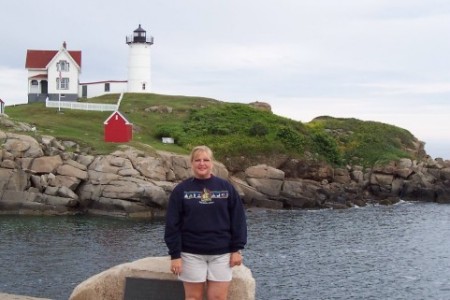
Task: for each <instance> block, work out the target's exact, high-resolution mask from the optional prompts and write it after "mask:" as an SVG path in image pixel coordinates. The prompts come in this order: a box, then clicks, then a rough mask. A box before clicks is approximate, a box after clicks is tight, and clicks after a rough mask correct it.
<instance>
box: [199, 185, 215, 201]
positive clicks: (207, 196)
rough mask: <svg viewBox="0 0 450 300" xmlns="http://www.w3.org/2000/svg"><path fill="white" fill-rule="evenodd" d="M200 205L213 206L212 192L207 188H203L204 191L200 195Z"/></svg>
mask: <svg viewBox="0 0 450 300" xmlns="http://www.w3.org/2000/svg"><path fill="white" fill-rule="evenodd" d="M200 203H202V204H211V203H214V202H212V198H211V191H210V190H208V189H207V188H203V191H202V192H201V194H200Z"/></svg>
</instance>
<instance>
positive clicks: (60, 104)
mask: <svg viewBox="0 0 450 300" xmlns="http://www.w3.org/2000/svg"><path fill="white" fill-rule="evenodd" d="M122 97H123V93H122V94H120V97H119V100H118V102H117V104H103V103H86V102H73V101H53V100H52V101H50V100H48V98H47V99H46V100H45V107H55V108H58V109H61V108H65V109H79V110H95V111H116V110H118V109H119V105H120V102H121V100H122Z"/></svg>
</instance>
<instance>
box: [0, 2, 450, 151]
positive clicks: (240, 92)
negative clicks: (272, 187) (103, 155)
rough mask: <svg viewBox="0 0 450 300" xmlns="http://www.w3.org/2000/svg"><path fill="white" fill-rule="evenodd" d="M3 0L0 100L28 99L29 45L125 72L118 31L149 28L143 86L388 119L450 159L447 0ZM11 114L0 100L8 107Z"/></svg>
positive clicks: (87, 73) (287, 111)
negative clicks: (147, 81)
mask: <svg viewBox="0 0 450 300" xmlns="http://www.w3.org/2000/svg"><path fill="white" fill-rule="evenodd" d="M64 5H66V4H65V2H61V1H55V0H41V1H39V2H29V1H24V0H16V1H5V3H2V8H1V11H2V18H0V36H1V38H2V43H1V45H2V46H1V47H0V99H2V100H3V101H4V102H5V103H6V105H7V106H8V105H13V104H18V103H26V102H27V72H26V70H25V56H26V51H27V49H35V50H59V49H60V48H61V46H62V43H63V42H64V41H66V43H67V49H68V50H80V51H82V74H81V77H80V81H81V82H92V81H101V80H126V79H127V78H126V77H127V60H128V50H129V49H128V45H127V44H126V43H125V37H126V36H128V35H131V34H132V33H133V31H134V30H135V29H136V28H137V27H138V26H139V24H141V26H142V28H144V29H145V30H146V31H147V36H149V35H151V36H153V37H154V44H153V45H152V50H151V60H152V66H151V74H152V75H151V76H152V81H153V82H152V86H151V90H152V92H154V93H158V94H168V95H188V96H201V97H210V98H214V99H217V100H221V101H226V102H240V103H250V102H254V101H261V102H267V103H269V104H270V105H271V107H272V111H273V113H275V114H277V115H280V116H284V117H288V118H290V119H293V120H297V121H301V122H305V123H306V122H309V121H311V120H312V119H314V118H316V117H318V116H325V115H326V116H332V117H339V118H356V119H360V120H365V121H369V120H370V121H378V122H383V123H387V124H391V125H395V126H398V127H401V128H404V129H406V130H408V131H410V132H411V133H412V134H413V135H414V136H415V137H417V138H418V139H419V140H421V141H423V142H425V150H426V151H427V153H428V154H429V155H431V156H432V157H433V158H437V157H441V158H444V159H450V130H449V123H450V121H449V117H450V1H448V0H339V1H336V0H211V1H206V0H171V1H165V0H128V1H120V0H119V1H106V0H89V1H88V0H78V1H76V2H74V3H73V4H70V5H69V4H67V6H64ZM6 114H7V107H6Z"/></svg>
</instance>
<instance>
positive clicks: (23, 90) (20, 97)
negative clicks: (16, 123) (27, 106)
mask: <svg viewBox="0 0 450 300" xmlns="http://www.w3.org/2000/svg"><path fill="white" fill-rule="evenodd" d="M26 78H27V73H26V71H25V70H24V69H12V68H7V67H3V66H0V98H1V99H2V100H3V102H5V105H13V104H21V103H27V102H28V97H27V89H28V87H27V81H26Z"/></svg>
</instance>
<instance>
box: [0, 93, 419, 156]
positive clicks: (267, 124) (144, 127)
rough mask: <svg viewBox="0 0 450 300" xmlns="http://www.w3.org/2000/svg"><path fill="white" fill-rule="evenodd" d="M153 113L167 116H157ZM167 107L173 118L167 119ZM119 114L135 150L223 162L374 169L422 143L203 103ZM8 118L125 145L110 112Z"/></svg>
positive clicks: (175, 101)
mask: <svg viewBox="0 0 450 300" xmlns="http://www.w3.org/2000/svg"><path fill="white" fill-rule="evenodd" d="M118 97H119V95H107V96H102V97H98V98H93V99H89V102H97V103H99V102H101V103H116V101H117V99H118ZM151 107H159V108H160V110H162V111H156V112H154V111H153V112H152V111H150V110H149V108H151ZM167 107H170V108H171V109H172V111H171V112H164V108H167ZM119 110H120V112H121V113H122V114H124V115H125V116H126V117H127V119H128V120H129V121H130V122H132V123H133V128H134V133H133V141H132V142H130V143H128V144H129V145H131V146H134V147H137V148H139V149H147V150H149V149H157V150H167V151H172V152H176V153H188V152H189V150H190V149H191V148H192V146H194V145H198V144H207V145H209V146H210V147H212V148H213V149H214V151H215V154H216V156H217V158H218V159H219V160H221V159H224V158H225V157H229V156H240V155H245V156H254V157H256V156H261V155H263V156H276V155H289V156H291V157H294V158H302V157H304V156H305V155H307V156H308V157H310V158H311V157H313V158H316V159H320V160H326V161H327V162H329V163H331V164H334V165H343V164H346V163H347V162H349V161H353V162H354V163H359V164H363V165H371V164H373V163H375V162H377V161H378V162H379V161H384V160H388V159H396V158H400V157H410V155H411V154H409V153H408V149H411V148H413V146H414V141H415V138H414V136H413V135H412V134H411V133H409V132H408V131H406V130H404V129H401V128H398V127H395V126H391V125H387V124H383V123H378V122H364V121H360V120H356V119H336V118H332V117H320V118H317V119H315V120H313V121H311V122H309V123H301V122H298V121H294V120H291V119H288V118H284V117H281V116H277V115H274V114H272V113H271V112H268V111H263V110H258V109H256V108H253V107H251V106H250V105H247V104H240V103H227V102H221V101H217V100H214V99H208V98H201V97H185V96H169V95H159V94H125V95H124V98H123V99H122V103H121V106H120V109H119ZM5 112H6V114H7V115H8V116H9V117H10V118H11V119H13V120H15V121H21V122H26V123H29V124H32V125H34V126H36V128H37V134H40V135H52V136H55V137H57V138H59V139H67V140H73V141H76V142H78V143H79V144H81V145H82V146H84V147H89V148H90V149H91V152H92V153H98V154H100V153H110V152H112V151H114V150H115V149H116V148H117V146H118V144H115V143H105V142H104V141H103V122H104V121H105V120H106V119H107V118H108V116H109V115H110V114H111V112H91V111H81V110H67V109H64V110H63V111H62V113H59V112H58V109H55V108H45V104H44V103H35V104H26V105H18V106H15V107H6V109H5ZM163 136H170V137H173V138H175V144H174V145H168V144H162V143H161V137H163ZM148 146H151V148H150V147H148ZM355 160H356V161H355Z"/></svg>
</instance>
